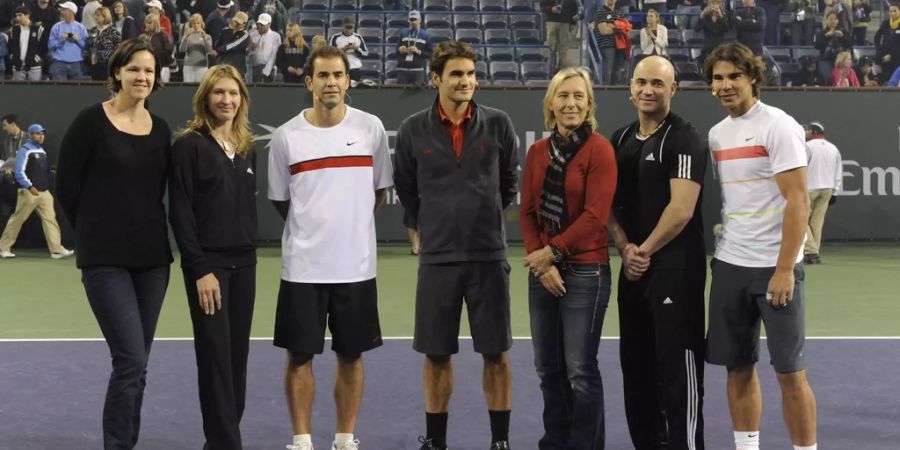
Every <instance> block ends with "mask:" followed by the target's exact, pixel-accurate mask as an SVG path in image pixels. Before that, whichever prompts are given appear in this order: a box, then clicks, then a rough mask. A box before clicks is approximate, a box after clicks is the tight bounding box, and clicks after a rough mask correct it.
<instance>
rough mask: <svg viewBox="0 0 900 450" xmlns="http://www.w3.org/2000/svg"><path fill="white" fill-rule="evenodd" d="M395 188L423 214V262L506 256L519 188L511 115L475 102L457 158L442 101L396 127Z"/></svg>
mask: <svg viewBox="0 0 900 450" xmlns="http://www.w3.org/2000/svg"><path fill="white" fill-rule="evenodd" d="M395 155H396V157H397V166H396V167H395V168H394V188H395V189H396V190H397V195H399V196H400V202H401V203H403V206H404V207H405V208H406V210H407V212H408V213H409V214H410V215H411V216H412V217H416V218H418V225H419V236H420V237H421V239H422V248H421V249H420V253H419V255H420V256H419V261H420V262H421V263H423V264H440V263H451V262H468V261H501V260H504V261H505V260H506V229H505V221H504V214H503V210H504V209H505V208H506V207H507V206H509V205H511V204H512V202H513V200H515V198H516V192H517V188H518V166H519V156H518V139H517V138H516V132H515V130H514V129H513V124H512V121H511V120H510V119H509V116H508V115H507V114H506V113H505V112H503V111H500V110H498V109H494V108H489V107H485V106H481V105H476V104H475V103H474V102H472V118H471V119H469V120H468V121H467V122H466V123H465V131H464V134H463V147H462V155H461V156H460V157H459V158H457V156H456V152H455V151H454V150H453V144H452V141H451V139H450V134H449V133H448V132H447V128H446V127H445V125H444V124H443V123H442V122H441V119H440V112H439V111H438V103H437V101H436V102H435V103H434V105H432V106H431V108H428V109H425V110H423V111H420V112H418V113H415V114H413V115H411V116H409V117H407V118H406V119H405V120H404V121H403V123H401V124H400V128H399V130H398V131H397V141H396V148H395Z"/></svg>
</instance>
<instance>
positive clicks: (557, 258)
mask: <svg viewBox="0 0 900 450" xmlns="http://www.w3.org/2000/svg"><path fill="white" fill-rule="evenodd" d="M549 247H550V252H551V253H553V264H559V263H561V262H563V261H565V259H566V255H563V254H562V253H560V251H559V250H557V249H556V247H554V246H552V245H550V246H549Z"/></svg>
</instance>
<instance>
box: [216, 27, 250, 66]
mask: <svg viewBox="0 0 900 450" xmlns="http://www.w3.org/2000/svg"><path fill="white" fill-rule="evenodd" d="M249 37H250V33H248V32H246V31H243V30H242V31H238V32H235V31H234V30H232V29H231V28H226V29H224V30H222V34H221V35H219V40H218V42H216V43H215V47H216V52H218V54H219V64H231V65H232V66H234V67H236V68H237V69H238V70H239V71H240V72H241V73H244V71H245V70H247V46H249V45H250V39H249Z"/></svg>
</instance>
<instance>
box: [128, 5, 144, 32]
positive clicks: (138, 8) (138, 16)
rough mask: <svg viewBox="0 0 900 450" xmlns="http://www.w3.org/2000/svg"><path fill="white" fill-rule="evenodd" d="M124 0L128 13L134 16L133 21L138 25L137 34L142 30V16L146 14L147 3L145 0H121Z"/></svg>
mask: <svg viewBox="0 0 900 450" xmlns="http://www.w3.org/2000/svg"><path fill="white" fill-rule="evenodd" d="M122 1H124V2H125V7H126V8H127V9H128V13H129V14H131V17H132V18H134V23H135V24H137V26H138V34H140V33H141V32H142V31H143V28H142V27H143V26H144V16H146V15H147V14H146V8H147V3H146V1H145V0H122Z"/></svg>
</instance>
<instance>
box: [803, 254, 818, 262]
mask: <svg viewBox="0 0 900 450" xmlns="http://www.w3.org/2000/svg"><path fill="white" fill-rule="evenodd" d="M821 262H822V258H820V257H819V255H815V254H809V255H805V256H803V264H819V263H821Z"/></svg>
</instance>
